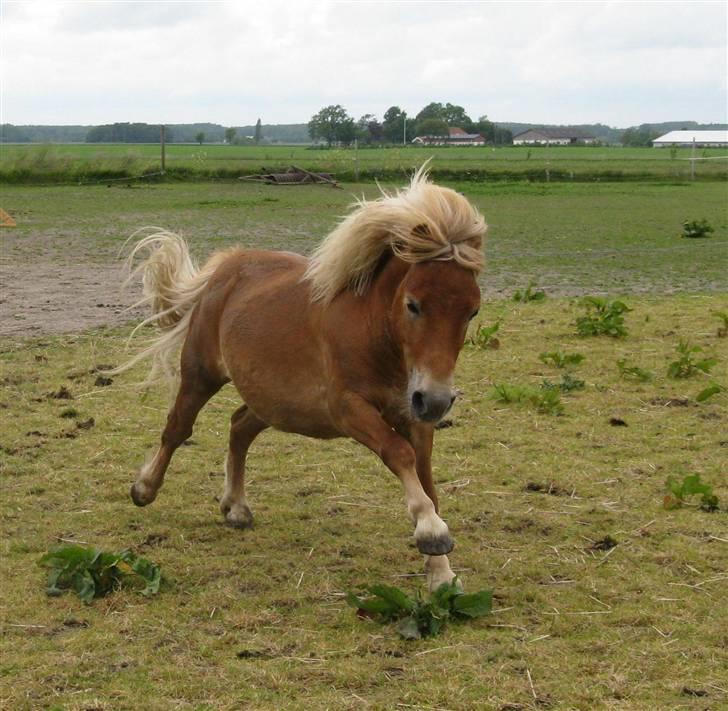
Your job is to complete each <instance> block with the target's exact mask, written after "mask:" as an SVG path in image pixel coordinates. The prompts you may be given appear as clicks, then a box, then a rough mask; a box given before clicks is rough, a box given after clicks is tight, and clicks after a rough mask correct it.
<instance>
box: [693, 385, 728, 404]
mask: <svg viewBox="0 0 728 711" xmlns="http://www.w3.org/2000/svg"><path fill="white" fill-rule="evenodd" d="M721 390H724V388H723V387H722V386H721V385H718V383H712V384H711V385H709V386H708V387H707V388H705V389H704V390H701V391H700V392H699V393H698V396H697V397H696V398H695V399H696V400H697V401H698V402H705V401H706V400H707V399H708V398H711V397H713V395H717V394H718V393H719V392H721Z"/></svg>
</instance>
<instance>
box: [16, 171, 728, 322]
mask: <svg viewBox="0 0 728 711" xmlns="http://www.w3.org/2000/svg"><path fill="white" fill-rule="evenodd" d="M397 184H399V185H401V184H402V181H400V182H399V183H394V185H397ZM449 184H450V185H452V186H453V187H455V188H457V189H459V190H462V191H463V192H464V193H465V195H466V196H467V197H468V198H469V199H470V200H472V201H473V202H474V203H475V204H476V205H477V206H478V208H479V209H480V210H481V211H482V212H483V214H484V215H485V217H486V220H487V221H488V223H489V225H490V229H489V232H488V237H487V244H486V257H487V262H488V268H487V270H486V272H485V274H484V276H483V279H482V285H483V288H484V289H485V290H486V292H487V293H488V294H493V295H502V296H504V297H511V296H512V295H513V293H514V292H515V291H516V290H518V289H523V287H524V286H525V285H526V284H528V283H529V282H531V281H533V282H535V283H536V284H537V285H538V287H539V288H540V289H544V290H545V291H546V293H547V294H548V295H549V296H553V295H554V294H567V295H572V294H584V293H593V294H600V293H601V294H604V293H614V292H619V293H629V292H633V293H645V292H647V293H649V292H653V291H658V292H667V293H670V292H673V291H706V290H707V291H711V290H728V278H726V274H727V273H728V259H726V256H725V255H726V242H727V240H728V209H727V208H726V204H728V203H727V202H726V200H725V198H726V188H725V186H724V185H721V184H719V183H700V184H689V185H688V184H685V185H664V184H653V183H645V184H634V185H625V184H620V183H596V184H583V183H582V184H567V183H551V184H529V183H487V182H486V183H483V182H481V183H475V182H472V183H449ZM344 187H345V190H333V189H330V188H328V187H318V186H313V187H298V188H286V187H271V186H258V185H249V184H240V183H218V184H212V183H184V184H160V185H152V186H141V187H138V188H124V187H112V188H107V187H106V186H83V187H34V188H29V187H27V186H5V187H4V188H3V191H2V192H3V197H2V203H3V208H4V209H5V210H7V211H8V212H9V213H10V214H11V215H12V216H13V217H14V218H15V219H16V221H17V223H18V226H17V227H16V228H13V229H7V230H5V231H4V232H3V248H4V256H5V257H6V258H9V259H13V260H15V261H16V262H20V263H22V262H24V261H27V260H37V259H38V257H39V255H42V254H44V255H47V256H48V257H49V258H52V259H54V260H58V261H60V262H66V261H69V260H70V261H74V262H75V261H78V260H82V261H88V262H92V263H93V262H104V263H108V262H111V261H113V260H114V258H115V256H116V253H117V252H118V250H119V248H120V247H121V245H122V244H123V243H124V241H125V240H126V239H127V238H128V236H129V235H130V234H131V233H132V232H133V231H134V230H135V229H137V228H139V227H141V226H144V225H150V224H152V225H159V226H161V227H165V228H167V229H171V230H174V231H177V232H180V233H182V234H184V235H185V236H187V237H188V238H189V239H190V242H191V244H192V249H193V251H194V252H196V253H197V254H198V255H200V256H202V255H205V254H207V253H208V252H209V251H210V250H212V249H217V248H221V247H226V246H229V245H231V244H235V243H241V244H244V245H250V246H256V247H262V248H280V247H283V248H285V249H291V250H293V251H297V252H302V253H310V252H311V250H312V249H313V247H314V246H315V245H316V244H317V243H318V241H319V240H320V239H321V238H322V237H323V235H325V234H326V233H327V232H328V231H329V230H330V229H331V228H332V227H333V226H334V225H335V224H336V221H337V219H338V218H339V216H341V215H343V214H345V213H346V212H347V210H348V206H349V204H350V203H351V202H352V199H353V196H354V195H362V194H364V195H366V196H368V197H375V196H376V194H377V190H376V188H375V187H374V186H371V185H355V184H346V185H345V186H344ZM688 216H690V217H698V216H700V217H706V218H707V219H708V220H709V221H710V222H711V224H713V225H714V227H715V234H714V236H713V237H711V238H709V239H704V240H683V239H680V237H679V235H680V230H681V227H682V223H683V221H684V220H685V218H686V217H688ZM534 308H540V304H536V305H534ZM665 328H666V330H667V328H669V324H668V325H666V326H665Z"/></svg>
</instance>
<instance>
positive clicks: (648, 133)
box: [621, 125, 660, 146]
mask: <svg viewBox="0 0 728 711" xmlns="http://www.w3.org/2000/svg"><path fill="white" fill-rule="evenodd" d="M659 135H660V134H659V133H657V132H656V131H652V130H651V129H650V128H649V127H648V126H645V125H642V126H640V127H639V128H628V129H627V130H626V131H625V132H624V133H623V134H622V138H621V143H622V145H623V146H651V145H652V141H653V140H654V139H655V138H657V137H658V136H659Z"/></svg>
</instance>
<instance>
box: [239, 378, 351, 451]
mask: <svg viewBox="0 0 728 711" xmlns="http://www.w3.org/2000/svg"><path fill="white" fill-rule="evenodd" d="M266 380H267V381H268V382H266V383H260V382H255V381H254V380H253V379H251V378H250V377H242V378H238V379H234V382H235V386H236V387H237V389H238V392H239V393H240V395H241V397H242V398H243V400H244V401H245V404H246V405H247V406H248V407H249V408H250V409H251V410H252V411H253V412H254V413H255V414H256V416H257V417H259V418H260V419H261V420H263V421H264V422H266V423H267V424H268V425H270V426H271V427H273V428H275V429H277V430H281V431H283V432H293V433H295V434H301V435H305V436H307V437H315V438H317V439H331V438H333V437H340V436H341V432H339V430H338V429H337V428H336V425H335V424H334V421H333V418H332V417H331V413H330V412H329V408H328V394H327V392H326V389H325V387H323V386H312V385H310V384H306V385H304V384H302V383H295V382H291V381H289V380H288V379H287V378H285V377H284V376H281V377H280V378H275V379H273V378H266ZM271 381H272V382H271ZM261 385H262V387H261Z"/></svg>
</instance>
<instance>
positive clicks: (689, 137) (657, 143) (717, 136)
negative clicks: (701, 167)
mask: <svg viewBox="0 0 728 711" xmlns="http://www.w3.org/2000/svg"><path fill="white" fill-rule="evenodd" d="M693 142H695V145H696V146H698V147H700V148H705V147H710V148H725V147H727V146H728V131H670V132H669V133H666V134H665V135H664V136H660V137H659V138H656V139H655V140H654V141H652V146H653V147H654V148H665V147H666V146H668V147H672V146H692V145H693Z"/></svg>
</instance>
